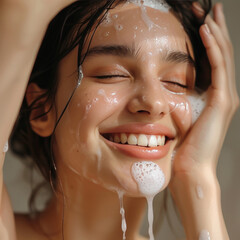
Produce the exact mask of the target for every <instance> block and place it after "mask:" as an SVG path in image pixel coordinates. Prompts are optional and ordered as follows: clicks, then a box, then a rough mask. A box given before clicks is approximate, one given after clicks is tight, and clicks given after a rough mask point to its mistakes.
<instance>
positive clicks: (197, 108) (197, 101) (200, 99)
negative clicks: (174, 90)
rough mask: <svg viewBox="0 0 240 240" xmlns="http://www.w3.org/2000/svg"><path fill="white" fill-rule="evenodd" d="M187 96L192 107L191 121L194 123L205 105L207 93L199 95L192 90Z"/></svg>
mask: <svg viewBox="0 0 240 240" xmlns="http://www.w3.org/2000/svg"><path fill="white" fill-rule="evenodd" d="M187 98H188V101H189V102H190V104H191V107H192V123H195V122H196V120H197V119H198V118H199V116H200V115H201V113H202V111H203V109H204V108H205V106H206V103H207V93H206V92H205V93H203V94H201V95H200V94H198V93H197V92H193V93H191V94H190V95H188V96H187Z"/></svg>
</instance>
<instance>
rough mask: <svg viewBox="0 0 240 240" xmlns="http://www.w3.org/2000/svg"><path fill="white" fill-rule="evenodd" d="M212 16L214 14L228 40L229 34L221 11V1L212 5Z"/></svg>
mask: <svg viewBox="0 0 240 240" xmlns="http://www.w3.org/2000/svg"><path fill="white" fill-rule="evenodd" d="M213 16H214V20H215V22H216V23H217V25H218V26H219V27H220V28H221V30H222V32H223V34H224V36H225V38H227V39H228V40H229V41H230V34H229V31H228V27H227V23H226V20H225V16H224V13H223V5H222V4H221V3H217V4H215V6H214V7H213Z"/></svg>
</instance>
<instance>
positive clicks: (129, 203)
mask: <svg viewBox="0 0 240 240" xmlns="http://www.w3.org/2000/svg"><path fill="white" fill-rule="evenodd" d="M62 188H63V189H67V191H63V192H64V194H62V193H61V192H62V191H59V193H57V194H56V196H55V197H54V198H53V199H52V201H51V202H50V204H49V205H48V207H47V209H46V210H45V212H43V213H42V214H41V215H40V216H39V221H40V222H41V225H42V229H43V230H44V232H45V233H46V234H47V235H52V236H54V235H55V237H54V239H71V240H75V239H79V237H81V239H88V240H96V239H98V240H103V239H104V240H112V239H115V240H118V239H119V240H122V239H123V237H122V235H123V233H122V229H121V225H122V216H121V215H120V200H119V196H118V194H117V193H115V192H111V191H109V190H106V189H105V188H103V187H101V186H99V185H97V184H94V183H91V182H89V181H87V180H84V179H82V180H81V182H80V183H79V182H78V186H77V188H76V186H75V184H73V183H72V185H69V183H68V188H64V186H63V187H62ZM123 207H124V209H125V217H126V222H127V231H126V238H127V239H139V235H138V232H139V227H140V224H141V221H142V218H143V215H144V212H145V207H146V200H145V199H143V198H141V199H139V198H130V197H125V196H123ZM56 233H57V234H56ZM62 235H64V238H63V237H62Z"/></svg>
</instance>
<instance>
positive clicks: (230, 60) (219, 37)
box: [205, 16, 238, 103]
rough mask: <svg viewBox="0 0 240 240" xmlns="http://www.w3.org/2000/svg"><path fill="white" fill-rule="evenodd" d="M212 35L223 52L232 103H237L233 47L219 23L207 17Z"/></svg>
mask: <svg viewBox="0 0 240 240" xmlns="http://www.w3.org/2000/svg"><path fill="white" fill-rule="evenodd" d="M205 22H206V23H207V24H208V26H209V28H210V31H211V33H212V35H213V36H214V37H215V39H216V41H217V44H218V45H219V47H220V50H221V52H222V55H223V58H224V61H225V65H226V71H227V72H226V75H227V77H228V81H227V82H228V86H229V91H230V92H231V98H232V103H234V102H235V99H236V98H238V95H237V90H236V81H235V64H234V54H233V47H232V44H231V42H230V41H229V39H227V38H225V37H224V33H223V32H222V29H221V28H220V27H219V26H218V25H217V23H216V22H215V21H214V20H213V19H212V18H211V16H207V18H206V21H205Z"/></svg>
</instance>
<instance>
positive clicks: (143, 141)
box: [102, 133, 169, 148]
mask: <svg viewBox="0 0 240 240" xmlns="http://www.w3.org/2000/svg"><path fill="white" fill-rule="evenodd" d="M102 136H103V137H104V138H105V139H107V140H108V141H111V142H114V143H118V144H123V145H133V146H140V147H149V148H152V147H158V146H164V145H165V144H166V143H167V142H168V140H169V138H168V137H167V136H164V135H147V134H133V133H105V134H102Z"/></svg>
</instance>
